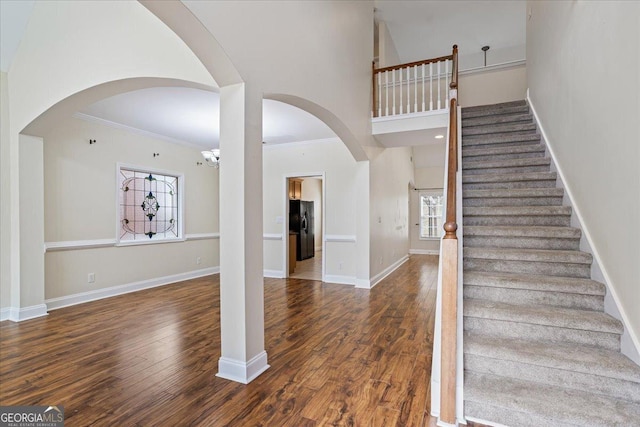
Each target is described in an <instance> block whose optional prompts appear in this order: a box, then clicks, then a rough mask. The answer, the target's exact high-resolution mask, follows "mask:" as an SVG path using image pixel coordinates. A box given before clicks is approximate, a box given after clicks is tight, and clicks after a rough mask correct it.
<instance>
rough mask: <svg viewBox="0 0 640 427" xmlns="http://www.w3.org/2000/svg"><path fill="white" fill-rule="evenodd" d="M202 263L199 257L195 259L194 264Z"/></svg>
mask: <svg viewBox="0 0 640 427" xmlns="http://www.w3.org/2000/svg"><path fill="white" fill-rule="evenodd" d="M201 262H202V259H201V258H200V257H197V258H196V264H198V265H200V263H201Z"/></svg>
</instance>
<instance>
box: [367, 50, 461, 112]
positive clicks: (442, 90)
mask: <svg viewBox="0 0 640 427" xmlns="http://www.w3.org/2000/svg"><path fill="white" fill-rule="evenodd" d="M453 57H454V55H453V54H451V55H447V56H441V57H439V58H432V59H425V60H423V61H417V62H410V63H407V64H400V65H394V66H392V67H385V68H375V67H374V68H373V108H372V114H373V117H386V116H396V115H400V114H411V113H423V112H428V111H438V110H446V109H448V108H449V88H450V85H451V83H452V79H453V76H454V73H453V68H454V64H453ZM456 74H457V72H456Z"/></svg>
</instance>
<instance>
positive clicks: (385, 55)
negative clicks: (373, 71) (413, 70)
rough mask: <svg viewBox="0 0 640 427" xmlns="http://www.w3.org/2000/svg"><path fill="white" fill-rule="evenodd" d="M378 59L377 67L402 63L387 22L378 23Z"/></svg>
mask: <svg viewBox="0 0 640 427" xmlns="http://www.w3.org/2000/svg"><path fill="white" fill-rule="evenodd" d="M378 61H379V62H378V68H384V67H391V66H393V65H399V64H401V63H402V62H401V61H400V56H398V51H397V50H396V45H395V44H394V42H393V39H392V38H391V34H390V33H389V29H388V28H387V24H385V23H384V22H379V23H378Z"/></svg>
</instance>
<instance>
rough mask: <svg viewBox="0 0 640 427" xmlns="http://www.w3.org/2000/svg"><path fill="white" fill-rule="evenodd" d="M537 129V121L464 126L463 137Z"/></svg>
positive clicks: (532, 131)
mask: <svg viewBox="0 0 640 427" xmlns="http://www.w3.org/2000/svg"><path fill="white" fill-rule="evenodd" d="M535 131H536V125H535V123H523V124H519V123H516V124H505V125H493V126H477V127H471V128H462V137H463V138H464V137H465V136H474V135H483V136H484V135H501V134H505V133H509V134H514V135H526V134H530V133H534V132H535Z"/></svg>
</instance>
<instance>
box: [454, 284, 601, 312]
mask: <svg viewBox="0 0 640 427" xmlns="http://www.w3.org/2000/svg"><path fill="white" fill-rule="evenodd" d="M464 296H465V298H475V299H483V300H488V301H495V302H504V303H509V304H540V305H550V306H554V307H566V308H576V309H585V310H594V311H597V310H599V311H602V310H604V296H598V295H582V294H573V293H562V292H554V291H550V292H545V291H533V290H529V289H510V288H498V287H490V286H470V285H466V284H465V285H464Z"/></svg>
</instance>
